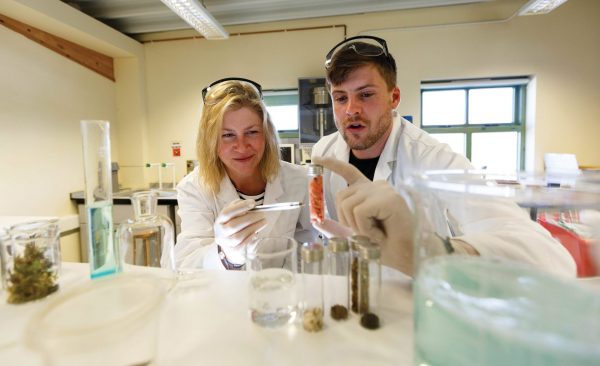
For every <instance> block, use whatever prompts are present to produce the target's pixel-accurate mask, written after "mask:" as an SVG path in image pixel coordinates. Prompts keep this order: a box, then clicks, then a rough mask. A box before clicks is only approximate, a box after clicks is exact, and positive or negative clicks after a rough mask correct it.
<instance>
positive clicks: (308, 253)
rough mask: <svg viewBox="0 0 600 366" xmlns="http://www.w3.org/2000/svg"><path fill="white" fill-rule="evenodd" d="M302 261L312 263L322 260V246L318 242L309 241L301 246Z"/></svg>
mask: <svg viewBox="0 0 600 366" xmlns="http://www.w3.org/2000/svg"><path fill="white" fill-rule="evenodd" d="M301 253H302V254H301V255H302V261H303V262H305V263H314V262H319V261H322V260H323V246H322V245H321V244H318V243H310V244H306V245H303V246H302V250H301Z"/></svg>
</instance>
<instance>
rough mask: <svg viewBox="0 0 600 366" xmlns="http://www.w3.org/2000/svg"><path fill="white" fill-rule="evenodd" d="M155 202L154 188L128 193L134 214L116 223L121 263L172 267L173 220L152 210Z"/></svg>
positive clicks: (156, 198)
mask: <svg viewBox="0 0 600 366" xmlns="http://www.w3.org/2000/svg"><path fill="white" fill-rule="evenodd" d="M157 203H158V193H157V192H154V191H143V192H137V193H134V194H133V195H132V196H131V204H132V206H133V212H134V215H135V217H134V219H133V220H132V219H129V220H127V221H126V222H124V223H122V224H121V225H120V226H119V234H118V235H119V245H120V251H121V256H122V258H121V260H122V262H123V263H124V264H131V265H137V266H146V267H162V268H166V269H170V270H172V271H175V257H174V254H173V246H174V240H173V238H174V236H173V235H174V230H173V223H172V222H171V220H170V219H169V218H168V217H166V216H163V215H159V214H157V213H156V206H157Z"/></svg>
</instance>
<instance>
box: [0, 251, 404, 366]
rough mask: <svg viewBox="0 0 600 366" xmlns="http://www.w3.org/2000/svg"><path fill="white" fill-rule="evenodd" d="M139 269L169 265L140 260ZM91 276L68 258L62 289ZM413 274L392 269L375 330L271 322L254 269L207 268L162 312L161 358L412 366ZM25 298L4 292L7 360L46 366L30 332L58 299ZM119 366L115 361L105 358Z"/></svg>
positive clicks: (2, 352)
mask: <svg viewBox="0 0 600 366" xmlns="http://www.w3.org/2000/svg"><path fill="white" fill-rule="evenodd" d="M136 270H138V271H148V270H150V271H164V270H161V269H147V268H142V267H137V269H136ZM84 281H90V280H89V268H88V265H87V264H82V263H63V267H62V274H61V277H60V286H61V290H59V293H60V291H64V289H68V288H69V287H72V286H74V285H76V284H79V283H83V282H84ZM410 283H411V282H410V279H409V278H408V277H406V276H404V275H402V274H401V273H399V272H396V271H392V270H387V269H386V270H385V271H384V276H383V286H382V294H383V295H384V296H383V301H382V306H381V309H380V311H379V316H380V319H381V324H382V325H381V328H379V329H377V330H368V329H365V328H363V327H362V326H361V325H360V324H359V317H358V316H357V315H355V314H352V315H351V316H350V318H349V319H348V320H346V321H342V322H337V321H334V320H331V318H330V317H329V316H326V317H325V327H324V329H323V330H322V331H321V332H318V333H309V332H306V331H304V330H303V328H302V325H301V324H299V323H298V324H293V325H291V326H288V327H284V328H277V329H264V328H261V327H259V326H257V325H255V324H253V323H252V322H251V320H250V318H249V314H248V290H247V286H248V285H247V273H246V272H243V271H200V272H198V273H196V274H194V277H193V279H188V280H186V281H180V282H178V283H177V284H176V286H175V287H174V289H173V290H171V291H170V292H169V294H168V295H167V299H166V301H165V304H164V306H163V309H162V313H161V315H160V323H159V342H158V350H157V358H156V360H155V362H154V363H153V364H156V365H261V366H262V365H340V366H342V365H343V366H352V365H356V366H366V365H378V366H379V365H400V366H402V365H406V366H408V365H411V364H412V354H413V351H412V339H413V338H412V332H413V330H412V329H413V324H412V294H411V288H410ZM52 296H55V295H50V297H49V298H46V299H43V300H40V301H35V302H32V303H29V304H23V305H9V304H6V296H5V294H3V295H2V296H0V301H1V303H0V324H2V331H1V332H0V365H32V366H35V365H41V364H42V359H41V357H40V356H39V355H38V354H37V353H35V352H34V351H32V350H30V349H28V348H27V347H26V346H25V344H24V341H23V334H24V330H25V327H26V326H27V323H28V321H29V319H30V318H31V317H32V316H33V314H34V313H36V312H37V311H39V310H40V309H43V308H44V306H45V305H46V304H47V303H48V301H49V300H50V298H51V297H52ZM105 361H106V362H105V364H106V365H111V362H110V360H108V359H107V360H105Z"/></svg>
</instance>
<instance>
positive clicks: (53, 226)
mask: <svg viewBox="0 0 600 366" xmlns="http://www.w3.org/2000/svg"><path fill="white" fill-rule="evenodd" d="M59 235H60V230H59V227H58V220H56V219H51V220H37V221H32V222H26V223H21V224H17V225H13V226H11V227H9V228H8V230H7V231H6V233H5V234H4V235H2V238H0V247H1V248H0V256H1V262H2V279H3V286H4V288H5V289H6V292H7V302H8V303H11V304H19V303H24V302H28V301H31V300H37V299H41V298H43V297H46V296H47V295H49V294H51V293H53V292H55V291H56V290H58V276H59V273H60V266H61V256H60V240H59Z"/></svg>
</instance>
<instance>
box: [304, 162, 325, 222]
mask: <svg viewBox="0 0 600 366" xmlns="http://www.w3.org/2000/svg"><path fill="white" fill-rule="evenodd" d="M308 200H309V204H310V220H311V221H317V222H319V223H321V222H323V220H325V200H324V198H323V167H322V166H321V165H317V164H309V165H308Z"/></svg>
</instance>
